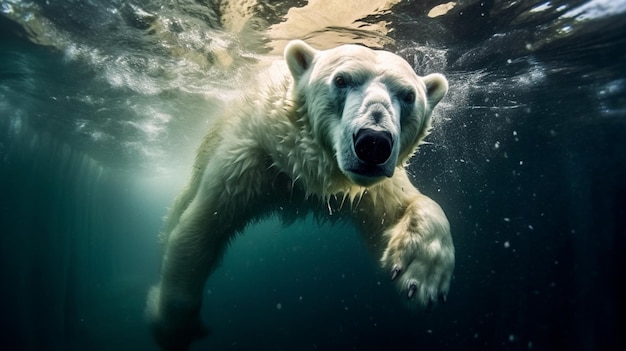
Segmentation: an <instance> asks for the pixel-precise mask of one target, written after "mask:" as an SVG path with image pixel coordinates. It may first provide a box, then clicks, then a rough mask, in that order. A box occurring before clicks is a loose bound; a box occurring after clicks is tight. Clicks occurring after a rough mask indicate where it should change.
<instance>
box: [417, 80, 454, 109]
mask: <svg viewBox="0 0 626 351" xmlns="http://www.w3.org/2000/svg"><path fill="white" fill-rule="evenodd" d="M423 79H424V84H426V98H427V99H428V107H430V109H431V110H432V109H433V108H434V107H435V106H436V105H437V104H438V103H439V101H441V99H443V97H444V96H446V93H447V92H448V80H447V79H446V77H444V76H443V75H442V74H439V73H433V74H429V75H427V76H426V77H424V78H423Z"/></svg>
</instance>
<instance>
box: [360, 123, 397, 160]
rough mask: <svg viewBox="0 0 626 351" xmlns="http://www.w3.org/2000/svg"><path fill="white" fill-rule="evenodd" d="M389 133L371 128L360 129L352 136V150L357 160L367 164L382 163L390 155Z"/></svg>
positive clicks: (390, 142)
mask: <svg viewBox="0 0 626 351" xmlns="http://www.w3.org/2000/svg"><path fill="white" fill-rule="evenodd" d="M392 145H393V143H392V141H391V134H389V133H387V132H378V131H375V130H372V129H361V130H359V132H358V133H357V134H356V135H355V136H354V151H355V152H356V156H357V157H358V158H359V160H361V161H363V162H365V163H369V164H376V165H379V164H383V163H385V162H387V160H388V159H389V157H390V156H391V147H392Z"/></svg>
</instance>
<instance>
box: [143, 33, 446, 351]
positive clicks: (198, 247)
mask: <svg viewBox="0 0 626 351" xmlns="http://www.w3.org/2000/svg"><path fill="white" fill-rule="evenodd" d="M285 60H286V63H287V67H288V68H289V72H290V75H285V76H284V79H282V80H281V81H279V82H276V83H271V84H266V85H265V88H264V89H260V91H259V92H258V93H257V94H256V95H255V96H250V97H248V99H246V101H244V102H242V104H241V105H240V106H237V107H236V108H233V109H231V110H229V111H227V113H225V114H224V116H223V117H222V118H221V119H220V120H219V121H218V122H217V123H216V125H215V126H214V128H212V130H211V131H210V132H209V134H208V135H207V137H206V138H205V140H204V142H203V144H202V145H201V147H200V148H199V151H198V155H197V159H196V162H195V165H194V170H193V174H192V179H191V181H190V183H189V184H188V186H187V187H186V188H185V190H183V192H182V193H181V194H180V195H179V196H178V198H177V199H176V201H175V203H174V205H173V207H172V209H171V211H170V214H169V217H168V220H167V223H166V229H165V238H164V242H165V255H164V258H163V266H162V271H161V281H160V283H159V284H158V285H157V286H156V287H154V288H153V289H152V290H151V291H150V294H149V298H148V307H147V309H148V310H147V312H148V317H149V319H150V323H151V327H152V330H153V332H154V334H155V337H156V340H157V342H158V343H159V344H160V345H161V347H162V348H163V349H166V350H182V349H186V348H188V347H189V344H190V343H191V341H192V340H193V339H195V338H198V337H200V336H202V335H203V334H204V329H203V328H202V326H201V322H200V316H199V311H200V306H201V303H202V290H203V286H204V283H205V280H206V278H207V277H208V276H209V274H210V273H211V272H212V271H213V270H214V269H215V268H216V267H217V264H218V262H219V260H220V258H221V257H222V255H223V253H224V252H225V250H226V247H227V244H228V242H229V241H230V240H232V239H233V237H234V235H235V234H236V233H238V232H240V231H241V230H243V229H244V228H245V226H246V225H247V224H248V223H250V222H251V221H254V220H258V219H260V218H263V217H264V216H267V215H271V214H277V215H279V216H281V217H282V219H283V220H284V221H287V222H289V221H292V220H294V219H295V218H298V217H303V216H305V215H307V214H308V213H311V212H313V213H315V214H316V215H317V216H324V215H326V216H328V215H332V216H333V218H346V217H349V218H351V219H352V220H353V222H354V224H355V225H356V226H357V227H358V228H359V229H360V230H361V232H362V233H363V236H364V238H365V240H366V242H367V243H368V244H369V245H371V246H372V248H373V250H374V252H376V253H377V254H379V255H380V257H381V258H380V260H381V264H382V266H383V267H384V268H386V269H389V270H390V274H391V277H392V279H394V280H395V281H396V284H397V287H398V289H399V290H400V291H401V292H402V294H403V295H405V296H406V297H408V299H409V301H410V303H412V304H416V305H427V304H430V303H432V302H433V301H436V300H437V299H445V296H446V294H447V291H448V288H449V284H450V278H451V275H452V271H453V269H454V246H453V243H452V238H451V235H450V228H449V224H448V221H447V219H446V216H445V214H444V213H443V211H442V210H441V208H440V207H439V205H437V204H436V203H435V202H434V201H432V200H431V199H429V198H428V197H426V196H424V195H423V194H421V193H420V192H419V191H418V190H417V189H416V188H415V187H414V186H413V185H412V184H411V182H410V180H409V178H408V176H407V173H406V170H405V169H404V166H405V165H406V163H407V161H408V159H409V158H410V157H411V156H412V155H413V153H414V152H415V150H416V149H417V146H418V145H419V143H420V142H421V141H422V139H423V138H424V137H425V136H426V134H427V133H428V130H429V128H430V116H431V112H432V109H433V108H434V107H435V105H436V104H437V103H438V102H439V101H440V100H441V99H442V98H443V96H444V95H445V93H446V92H447V88H448V86H447V81H446V80H445V78H444V77H443V76H441V75H439V74H433V75H429V76H426V77H418V76H417V75H416V74H415V73H414V72H413V70H412V69H411V67H410V66H409V65H408V64H407V63H406V62H405V61H404V60H402V59H401V58H400V57H398V56H396V55H393V54H391V53H388V52H384V51H374V50H370V49H367V48H365V47H360V46H354V45H345V46H340V47H338V48H335V49H331V50H326V51H317V50H315V49H313V48H311V47H310V46H308V45H307V44H305V43H304V42H301V41H294V42H291V43H290V44H289V45H288V46H287V48H286V49H285Z"/></svg>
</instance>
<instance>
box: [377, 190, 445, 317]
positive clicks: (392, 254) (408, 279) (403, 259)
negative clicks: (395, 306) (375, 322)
mask: <svg viewBox="0 0 626 351" xmlns="http://www.w3.org/2000/svg"><path fill="white" fill-rule="evenodd" d="M383 235H384V237H385V239H386V240H387V246H386V249H385V250H384V253H383V255H382V258H381V261H382V264H383V267H385V268H387V269H389V270H390V272H391V279H392V280H395V281H396V282H397V286H398V288H399V290H400V291H401V292H402V293H403V294H404V295H405V296H406V297H407V298H408V299H415V301H417V302H418V303H419V304H421V305H422V306H431V305H432V304H433V303H434V302H435V301H437V299H439V300H441V301H444V302H445V300H446V297H447V294H448V289H449V286H450V279H451V277H452V272H453V270H454V245H453V243H452V236H451V235H450V225H449V223H448V220H447V218H446V216H445V214H444V213H443V210H442V209H441V207H439V205H438V204H437V203H436V202H434V201H433V200H431V199H430V198H428V197H427V196H424V195H422V194H420V193H419V192H417V191H416V190H415V193H414V195H413V196H411V198H410V199H408V204H407V206H406V207H405V210H404V213H402V214H401V215H400V218H399V220H398V221H397V222H396V223H395V224H394V225H393V226H391V227H390V228H387V229H386V230H385V231H384V233H383Z"/></svg>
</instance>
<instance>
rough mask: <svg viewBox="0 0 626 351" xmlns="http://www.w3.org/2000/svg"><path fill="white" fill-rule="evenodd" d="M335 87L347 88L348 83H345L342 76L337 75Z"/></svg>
mask: <svg viewBox="0 0 626 351" xmlns="http://www.w3.org/2000/svg"><path fill="white" fill-rule="evenodd" d="M335 86H336V87H337V88H345V87H347V86H348V83H347V82H346V78H344V76H342V75H338V76H336V77H335Z"/></svg>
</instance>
